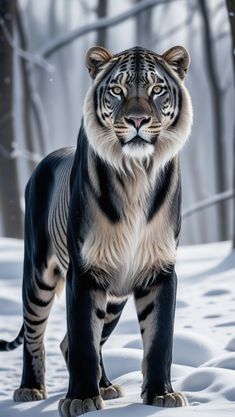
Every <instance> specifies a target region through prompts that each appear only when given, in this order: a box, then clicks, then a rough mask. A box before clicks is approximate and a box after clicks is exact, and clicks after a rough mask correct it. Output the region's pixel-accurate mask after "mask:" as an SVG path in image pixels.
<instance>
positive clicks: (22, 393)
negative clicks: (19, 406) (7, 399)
mask: <svg viewBox="0 0 235 417" xmlns="http://www.w3.org/2000/svg"><path fill="white" fill-rule="evenodd" d="M45 398H47V394H46V389H45V388H42V389H40V390H39V389H37V388H18V389H16V390H15V392H14V396H13V399H14V401H16V402H18V401H23V402H26V401H40V400H45Z"/></svg>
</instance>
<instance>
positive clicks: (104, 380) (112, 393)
mask: <svg viewBox="0 0 235 417" xmlns="http://www.w3.org/2000/svg"><path fill="white" fill-rule="evenodd" d="M126 302H127V298H121V299H120V298H115V297H112V300H110V301H108V303H107V309H106V315H105V319H104V327H103V331H102V337H101V343H100V367H101V379H100V384H99V386H100V395H101V397H102V398H103V400H110V399H114V398H119V397H123V396H124V390H123V388H122V387H121V386H120V385H113V384H112V383H111V382H110V381H109V379H108V377H107V375H106V372H105V368H104V363H103V358H102V346H103V345H104V343H105V342H106V341H107V339H108V338H109V336H110V335H111V333H112V332H113V330H114V329H115V327H116V325H117V324H118V322H119V319H120V317H121V313H122V310H123V308H124V306H125V304H126ZM60 349H61V351H62V354H63V356H64V359H65V362H66V363H67V359H68V338H67V334H66V335H65V337H64V339H63V340H62V342H61V344H60Z"/></svg>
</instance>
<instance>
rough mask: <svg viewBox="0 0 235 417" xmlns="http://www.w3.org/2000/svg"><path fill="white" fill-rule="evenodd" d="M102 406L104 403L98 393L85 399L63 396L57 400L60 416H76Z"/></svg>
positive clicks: (100, 408) (99, 408)
mask: <svg viewBox="0 0 235 417" xmlns="http://www.w3.org/2000/svg"><path fill="white" fill-rule="evenodd" d="M103 408H104V403H103V400H102V398H101V397H100V396H99V395H98V396H97V397H95V398H86V399H85V400H79V399H77V398H74V399H70V398H64V399H62V400H60V402H59V413H60V417H77V416H81V415H82V414H85V413H89V411H97V410H102V409H103Z"/></svg>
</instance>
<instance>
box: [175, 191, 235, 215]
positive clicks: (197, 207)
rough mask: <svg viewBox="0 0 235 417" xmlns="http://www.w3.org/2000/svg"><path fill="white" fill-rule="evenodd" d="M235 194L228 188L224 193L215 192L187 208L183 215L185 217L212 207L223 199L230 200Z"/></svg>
mask: <svg viewBox="0 0 235 417" xmlns="http://www.w3.org/2000/svg"><path fill="white" fill-rule="evenodd" d="M234 196H235V191H234V190H227V191H224V192H223V193H218V194H215V195H213V196H212V197H209V198H206V199H205V200H203V201H200V202H199V203H195V204H194V205H193V206H192V207H190V208H189V209H186V210H185V211H184V212H183V214H182V217H183V218H184V219H185V218H186V217H189V216H191V214H194V213H198V212H199V211H201V210H204V209H206V208H208V207H211V206H213V205H214V204H217V203H220V202H222V201H226V200H230V199H231V198H233V197H234Z"/></svg>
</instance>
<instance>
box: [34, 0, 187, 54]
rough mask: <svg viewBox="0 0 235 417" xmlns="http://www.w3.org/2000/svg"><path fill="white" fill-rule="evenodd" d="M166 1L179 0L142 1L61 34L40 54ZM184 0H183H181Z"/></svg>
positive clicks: (48, 52) (47, 52) (49, 52)
mask: <svg viewBox="0 0 235 417" xmlns="http://www.w3.org/2000/svg"><path fill="white" fill-rule="evenodd" d="M166 1H167V2H168V3H172V2H175V1H179V0H145V1H142V2H141V3H138V4H136V5H135V6H133V7H132V8H131V9H130V10H128V11H127V12H124V13H121V14H119V15H118V16H114V17H103V18H101V19H98V20H97V21H96V22H94V23H90V24H89V25H84V26H83V27H81V28H79V29H74V30H73V31H72V32H70V33H68V34H66V35H62V36H59V37H58V38H57V39H54V40H52V41H51V42H49V43H48V44H47V45H45V46H44V47H43V48H41V49H40V50H39V51H38V54H39V55H41V56H43V57H44V58H48V57H49V56H51V55H52V54H53V53H55V52H57V51H58V50H59V49H61V48H63V47H64V46H66V45H68V44H69V43H71V42H73V41H74V40H76V39H78V38H80V37H82V36H84V35H86V34H87V33H90V32H93V31H95V30H98V29H104V28H108V27H110V26H112V27H113V26H115V25H118V24H119V23H121V22H124V21H125V20H127V19H129V18H130V17H134V16H136V15H138V14H139V13H141V12H142V11H143V10H148V9H150V8H151V7H154V6H155V5H159V4H165V3H166ZM181 1H182V0H181Z"/></svg>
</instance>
